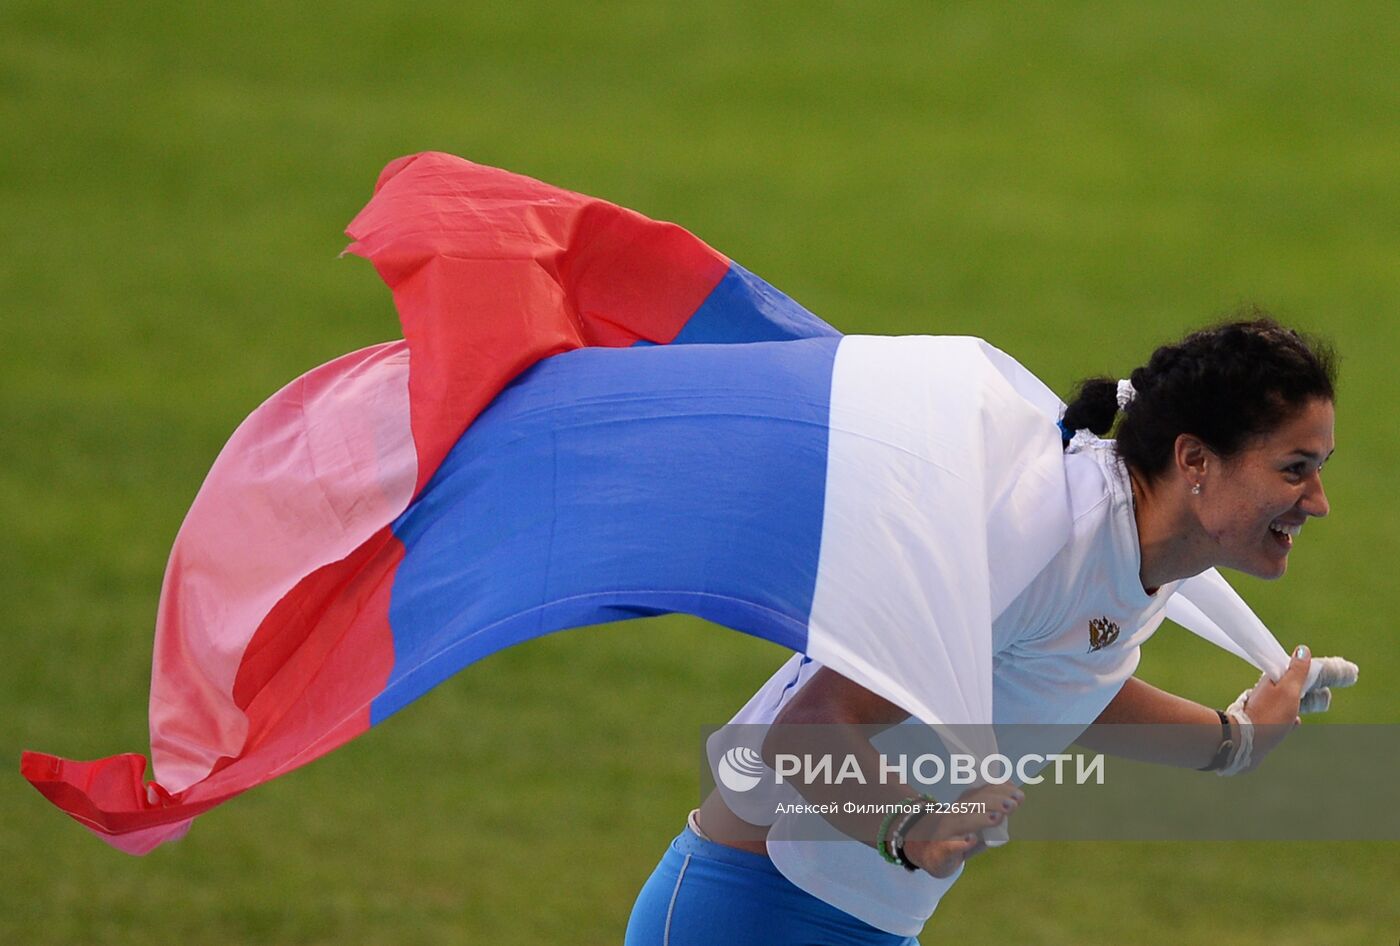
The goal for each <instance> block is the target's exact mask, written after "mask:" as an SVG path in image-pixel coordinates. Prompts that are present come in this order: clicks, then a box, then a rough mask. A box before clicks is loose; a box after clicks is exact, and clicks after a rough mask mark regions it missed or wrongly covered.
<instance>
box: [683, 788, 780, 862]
mask: <svg viewBox="0 0 1400 946" xmlns="http://www.w3.org/2000/svg"><path fill="white" fill-rule="evenodd" d="M697 820H698V821H699V824H700V830H702V831H704V832H705V835H706V837H708V838H709V839H710V840H711V841H714V842H715V843H716V844H723V845H724V846H725V847H732V848H737V849H738V850H740V851H748V852H749V853H751V854H762V855H764V856H765V857H766V856H767V855H768V846H767V843H766V842H767V838H768V828H767V827H765V826H762V825H756V824H749V823H748V822H747V821H745V820H743V819H742V818H740V817H739V816H738V815H736V814H734V812H732V811H730V810H729V806H728V805H726V804H725V803H724V799H723V798H721V797H720V794H719V792H718V791H713V792H710V794H709V797H707V798H706V799H705V801H704V803H702V804H701V805H700V813H699V815H698V816H697Z"/></svg>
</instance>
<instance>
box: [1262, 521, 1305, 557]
mask: <svg viewBox="0 0 1400 946" xmlns="http://www.w3.org/2000/svg"><path fill="white" fill-rule="evenodd" d="M1302 531H1303V524H1302V523H1301V522H1300V523H1297V524H1296V525H1288V524H1286V523H1282V522H1271V523H1269V532H1270V533H1272V534H1273V537H1274V541H1275V542H1277V543H1278V544H1279V545H1280V546H1282V547H1283V548H1284V549H1285V550H1286V549H1291V548H1293V538H1294V536H1296V535H1297V534H1298V533H1299V532H1302Z"/></svg>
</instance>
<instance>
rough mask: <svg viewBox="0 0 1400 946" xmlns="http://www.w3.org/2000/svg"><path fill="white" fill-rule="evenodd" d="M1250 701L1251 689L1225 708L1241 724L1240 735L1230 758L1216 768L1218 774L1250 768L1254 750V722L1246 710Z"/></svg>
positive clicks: (1227, 773)
mask: <svg viewBox="0 0 1400 946" xmlns="http://www.w3.org/2000/svg"><path fill="white" fill-rule="evenodd" d="M1248 703H1249V691H1248V690H1245V691H1244V692H1243V693H1241V694H1240V695H1239V696H1238V697H1236V699H1235V702H1233V703H1231V704H1230V705H1229V707H1227V708H1226V710H1225V715H1226V716H1229V717H1231V718H1232V719H1234V721H1235V723H1236V725H1238V726H1239V728H1240V735H1239V738H1238V740H1237V741H1236V743H1235V751H1234V752H1232V753H1231V754H1230V760H1229V761H1228V762H1226V763H1225V765H1223V766H1222V767H1221V768H1219V769H1216V771H1215V774H1216V775H1237V774H1239V773H1240V772H1243V771H1244V770H1245V769H1247V768H1249V758H1250V756H1251V755H1252V754H1253V752H1254V723H1252V722H1251V721H1250V719H1249V714H1248V713H1246V712H1245V711H1244V709H1245V706H1246V704H1248Z"/></svg>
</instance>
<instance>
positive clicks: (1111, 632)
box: [1089, 617, 1118, 652]
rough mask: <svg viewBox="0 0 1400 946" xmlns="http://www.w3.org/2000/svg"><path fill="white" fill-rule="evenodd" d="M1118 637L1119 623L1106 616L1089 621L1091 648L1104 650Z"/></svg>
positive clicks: (1091, 649) (1092, 649)
mask: <svg viewBox="0 0 1400 946" xmlns="http://www.w3.org/2000/svg"><path fill="white" fill-rule="evenodd" d="M1117 639H1118V625H1117V624H1115V623H1113V622H1112V621H1110V620H1109V619H1108V618H1106V617H1102V618H1094V619H1092V620H1091V621H1090V622H1089V650H1090V651H1091V652H1092V651H1095V650H1103V649H1104V648H1105V647H1107V646H1108V645H1109V644H1112V643H1113V642H1114V641H1116V640H1117Z"/></svg>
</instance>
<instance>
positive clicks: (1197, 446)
mask: <svg viewBox="0 0 1400 946" xmlns="http://www.w3.org/2000/svg"><path fill="white" fill-rule="evenodd" d="M1173 459H1174V460H1175V461H1176V471H1177V473H1178V474H1179V475H1180V476H1181V478H1182V479H1183V480H1184V481H1185V482H1186V485H1187V487H1189V488H1190V489H1191V491H1192V493H1194V494H1197V495H1199V494H1200V491H1201V489H1202V488H1204V483H1205V480H1206V474H1207V473H1208V472H1209V470H1210V468H1211V467H1212V466H1214V465H1216V464H1215V463H1214V460H1215V453H1214V451H1212V450H1211V449H1210V447H1207V446H1206V445H1205V441H1203V440H1201V439H1200V438H1199V437H1196V436H1193V435H1191V434H1178V435H1177V438H1176V444H1175V446H1174V456H1173Z"/></svg>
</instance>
